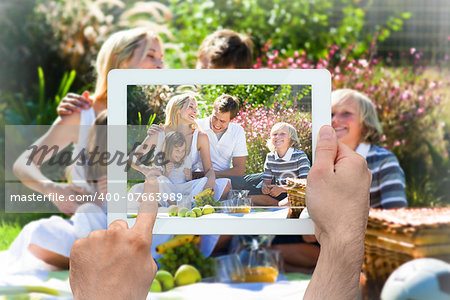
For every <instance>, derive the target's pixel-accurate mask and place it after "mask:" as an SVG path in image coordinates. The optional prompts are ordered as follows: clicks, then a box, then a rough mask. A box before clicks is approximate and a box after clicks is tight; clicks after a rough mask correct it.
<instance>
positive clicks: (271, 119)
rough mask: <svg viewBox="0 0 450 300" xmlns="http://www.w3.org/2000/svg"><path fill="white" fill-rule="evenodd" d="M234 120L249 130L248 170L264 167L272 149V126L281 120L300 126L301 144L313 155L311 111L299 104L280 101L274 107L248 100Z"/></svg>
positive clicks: (247, 171)
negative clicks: (289, 105) (284, 104)
mask: <svg viewBox="0 0 450 300" xmlns="http://www.w3.org/2000/svg"><path fill="white" fill-rule="evenodd" d="M233 121H234V122H236V123H238V124H240V125H241V126H242V127H243V128H244V130H245V133H246V138H247V148H248V158H247V166H246V174H253V173H259V172H262V171H263V166H264V160H265V158H266V154H267V153H268V152H269V149H268V148H267V147H266V143H267V140H268V139H269V137H270V130H271V129H272V126H273V125H274V124H275V123H278V122H286V123H289V124H291V125H292V126H294V127H295V128H296V129H297V134H298V137H299V139H300V147H299V148H300V149H301V150H303V151H304V152H305V153H306V154H307V155H308V157H309V158H310V159H311V113H306V112H300V110H298V109H295V108H283V107H282V106H281V105H280V104H279V103H275V105H274V107H273V108H266V107H264V106H252V105H251V104H249V103H246V104H244V106H243V107H242V109H241V111H240V112H239V114H238V115H237V116H236V118H235V119H234V120H233Z"/></svg>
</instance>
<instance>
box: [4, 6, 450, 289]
mask: <svg viewBox="0 0 450 300" xmlns="http://www.w3.org/2000/svg"><path fill="white" fill-rule="evenodd" d="M394 2H395V1H389V0H383V1H379V2H378V1H364V0H363V1H356V0H337V1H332V0H315V1H289V0H273V1H264V0H240V1H237V0H224V1H221V0H201V1H192V0H188V1H182V0H161V1H138V0H105V1H94V0H92V1H91V0H28V1H17V2H16V1H8V0H1V1H0V33H1V34H0V70H1V71H0V72H1V76H0V120H1V122H0V126H1V127H2V128H1V129H2V136H0V137H1V138H0V144H1V147H0V149H1V150H0V157H1V158H0V159H1V160H2V164H3V165H5V161H4V157H5V153H4V151H5V150H4V149H5V147H4V143H5V137H4V135H3V132H4V127H5V125H51V124H52V123H53V121H54V120H55V119H56V118H57V117H58V113H57V107H58V105H59V104H60V102H61V100H62V99H63V98H64V97H65V96H66V95H67V94H68V93H76V94H79V95H81V94H82V93H83V92H85V91H91V93H92V94H93V93H94V90H95V81H96V74H95V60H96V57H97V55H98V53H99V50H100V48H101V46H102V44H103V43H104V42H105V41H106V40H107V39H108V37H109V36H110V35H112V34H113V33H115V32H117V31H120V30H124V29H129V28H134V27H149V28H151V30H153V32H155V33H156V34H157V35H159V36H160V37H161V40H162V43H163V45H164V56H163V58H162V62H163V67H164V68H167V69H181V68H185V69H193V68H195V67H196V65H197V59H198V49H199V47H200V45H201V44H202V41H203V40H204V39H205V38H206V37H207V36H208V35H210V34H212V33H213V32H215V31H216V30H220V29H231V30H234V31H236V32H238V33H241V34H244V35H247V36H249V37H250V39H251V41H252V43H253V46H252V51H253V59H252V68H254V69H327V70H328V71H330V73H331V74H332V89H333V90H337V89H344V88H345V89H353V90H356V91H359V92H361V93H364V94H365V95H367V96H368V98H369V99H370V100H371V101H372V103H373V105H374V107H375V109H376V113H377V115H378V118H379V120H380V123H381V127H382V136H381V142H380V143H379V146H381V147H384V148H386V149H388V150H390V151H392V152H393V153H394V154H395V156H396V157H397V159H398V161H399V164H400V166H401V168H402V169H403V171H404V175H405V193H406V200H407V206H408V207H410V208H417V209H418V208H422V207H432V208H436V215H439V216H441V214H444V217H445V214H447V213H448V210H445V207H448V206H449V204H450V200H449V199H450V188H449V187H450V159H449V152H450V73H449V70H448V67H449V55H450V53H449V52H448V49H449V48H448V47H449V42H450V35H449V32H448V20H447V21H446V22H447V23H446V24H447V25H445V24H444V25H442V24H443V22H444V19H436V18H435V19H434V20H433V16H431V13H430V14H428V15H427V14H426V13H425V12H421V11H424V7H422V6H420V7H416V6H417V5H419V4H417V3H418V2H417V1H416V2H414V1H410V2H408V1H400V2H401V4H398V3H397V4H398V5H396V4H394ZM413 2H414V3H415V5H416V6H414V5H413V4H412V3H413ZM444 4H445V1H431V2H430V4H429V6H430V7H434V10H430V11H434V12H436V11H438V10H439V7H440V5H444ZM433 5H434V6H433ZM445 9H446V11H447V13H448V8H445ZM374 12H377V13H378V14H375V13H374ZM427 12H428V11H427ZM430 16H431V17H430ZM419 18H420V20H423V19H424V18H426V20H427V22H429V23H426V22H423V21H421V22H422V23H420V22H418V23H416V22H415V20H418V19H419ZM433 22H434V23H433ZM419 23H420V24H431V23H433V24H434V25H433V26H436V27H429V28H432V29H429V28H428V29H427V30H431V31H433V30H434V31H433V34H428V33H427V32H422V33H421V34H422V35H420V34H417V35H415V34H411V30H418V28H419V27H417V26H421V25H417V24H419ZM414 26H416V27H414ZM430 26H431V25H430ZM439 26H441V27H439ZM445 26H447V31H445V32H444V29H443V28H444V27H445ZM411 28H413V29H411ZM439 28H441V29H439ZM424 30H425V29H424ZM436 32H438V33H436ZM405 36H406V37H407V38H406V39H403V40H402V41H400V40H399V37H405ZM420 37H427V38H429V39H428V40H425V38H422V40H421V39H420ZM224 92H226V93H229V94H231V95H234V96H237V97H238V98H239V100H240V109H239V113H238V115H237V117H236V118H235V119H234V120H233V121H232V122H235V123H237V124H239V125H240V126H242V127H243V128H244V130H245V132H246V142H247V148H248V153H249V158H250V159H248V160H247V165H246V168H245V174H253V173H259V172H263V166H264V160H265V158H266V155H267V154H268V153H269V152H270V150H269V149H268V148H267V147H266V141H267V140H268V139H269V138H270V129H271V128H272V126H273V125H274V124H275V123H277V122H286V123H289V124H291V125H293V126H294V127H295V129H296V130H297V133H298V136H299V138H300V143H301V144H303V143H306V141H307V140H308V141H309V140H310V139H311V126H310V122H311V120H310V118H311V117H310V115H308V114H305V113H304V112H305V109H304V107H303V106H302V105H303V102H302V99H305V97H306V98H307V97H309V96H310V95H309V91H308V90H307V89H305V90H302V91H301V93H300V94H299V95H296V96H295V97H293V96H292V95H291V94H290V93H291V91H290V90H289V89H287V88H286V90H282V91H280V90H277V93H278V94H277V95H278V96H279V97H278V98H277V100H276V101H269V100H270V97H269V96H268V95H271V94H273V93H274V92H275V91H274V90H271V88H270V87H267V88H266V89H255V90H245V89H244V88H242V87H239V86H237V87H236V88H235V89H234V90H229V89H228V90H227V89H226V88H225V87H220V86H219V87H217V88H216V89H211V90H203V91H202V93H203V97H202V98H201V99H199V101H198V112H199V116H198V118H201V117H206V116H208V113H209V111H210V110H211V109H212V107H213V102H214V100H215V99H216V98H217V97H218V96H220V95H221V94H222V93H224ZM129 93H131V92H130V91H129ZM132 93H133V95H132V96H133V97H134V98H135V99H136V101H134V102H133V107H131V108H130V107H129V110H128V120H129V122H130V123H131V124H134V125H142V124H144V125H148V126H150V125H152V124H160V123H164V115H163V112H164V110H165V107H166V105H167V102H168V100H169V98H170V96H171V95H172V94H174V91H173V90H170V89H166V90H163V91H155V90H151V89H148V88H147V89H146V88H145V87H142V88H140V87H138V88H136V89H134V90H133V91H132ZM68 149H69V150H70V149H71V148H70V147H69V148H68ZM303 151H304V152H305V153H306V155H307V156H308V157H309V159H311V152H312V149H311V148H310V147H306V148H304V149H303ZM45 172H47V173H48V174H50V173H51V174H52V175H51V176H52V178H59V180H60V181H65V180H66V177H65V173H64V170H52V169H51V168H50V169H48V170H45ZM0 174H1V175H2V177H4V176H5V170H4V168H2V170H0ZM3 186H4V185H2V189H3ZM3 193H4V191H2V194H3ZM2 198H4V196H3V197H2ZM1 202H2V204H1V205H0V207H1V208H2V211H1V212H0V251H5V250H8V248H9V246H10V245H11V244H12V242H13V241H14V239H15V238H16V237H17V236H18V234H19V232H20V231H21V229H22V228H23V227H24V226H25V225H26V224H27V223H29V222H31V221H33V220H37V219H41V218H45V217H50V214H32V213H27V214H13V213H8V212H5V211H4V203H3V201H1ZM437 208H443V209H444V210H442V211H441V210H439V209H437ZM417 209H416V210H414V212H412V213H411V214H416V213H417V211H418V210H417ZM57 215H59V216H60V217H62V218H68V216H67V215H64V214H62V213H61V214H57ZM434 217H435V215H433V213H429V214H428V213H423V218H429V219H433V218H434ZM383 218H385V219H383ZM395 218H396V216H395V215H392V216H391V215H389V216H387V217H385V216H380V215H377V214H375V215H371V217H370V218H369V228H372V229H371V230H372V231H371V232H370V233H371V235H370V236H371V237H372V238H373V237H374V236H375V237H376V236H377V234H378V233H377V231H376V230H379V228H382V229H380V230H381V232H383V234H387V235H386V238H387V239H395V234H393V231H395V230H397V229H395V228H397V227H396V226H395V220H396V219H395ZM446 218H447V223H445V224H444V225H442V226H443V227H441V228H445V229H442V230H443V231H445V230H447V231H448V228H449V227H448V226H449V224H450V221H449V220H448V215H447V217H446ZM419 219H420V218H419ZM429 219H426V220H429ZM371 222H372V223H371ZM404 222H406V223H405V224H409V223H408V222H410V220H408V218H406V217H405V221H404ZM426 222H428V221H424V222H422V223H421V224H420V226H425V225H424V224H425V223H426ZM413 223H414V222H413ZM380 224H384V225H380ZM386 224H388V225H386ZM413 225H414V224H413ZM413 225H411V226H412V227H414V226H415V225H414V226H413ZM370 226H373V227H370ZM377 226H378V227H377ZM380 226H381V227H380ZM383 226H385V227H383ZM386 226H387V227H386ZM390 226H392V227H390ZM420 226H419V227H420ZM392 228H394V229H392ZM414 228H415V227H414ZM420 228H422V227H420ZM414 230H416V229H414ZM414 230H413V231H414ZM422 230H423V231H420V229H417V236H420V235H422V234H423V235H425V233H426V232H427V230H431V229H429V228H425V229H422ZM447 231H445V232H447ZM396 232H397V231H396ZM414 232H416V231H414ZM368 233H369V231H368ZM401 234H403V233H402V232H400V231H398V232H397V235H401ZM414 234H416V233H414ZM414 234H413V237H410V236H408V239H407V240H403V241H406V242H411V243H412V245H413V246H412V247H413V248H414V249H419V248H420V247H419V246H424V244H421V245H419V246H417V245H416V244H415V241H416V240H415V239H414V237H416V235H414ZM431 235H432V236H437V235H439V234H438V233H436V232H433V233H432V234H431ZM193 239H194V238H193ZM193 239H192V240H190V241H188V242H186V243H179V244H178V245H181V247H182V248H183V247H184V248H183V250H182V251H181V250H180V249H181V248H179V249H178V250H176V249H177V248H176V247H173V249H170V251H168V252H167V253H169V254H172V255H175V254H174V253H176V256H174V257H175V259H178V258H180V257H181V258H180V261H181V260H183V258H182V256H183V255H185V254H184V253H185V252H186V253H187V252H189V251H191V252H192V253H194V252H193V251H198V249H197V248H196V247H195V241H194V240H193ZM430 239H431V238H430ZM431 240H432V242H430V243H431V245H435V244H434V242H433V241H434V240H433V239H431ZM265 242H266V241H262V242H261V244H262V245H264V243H265ZM186 245H187V246H186ZM374 245H376V243H375V242H373V240H371V241H367V240H366V247H367V249H369V250H370V251H372V252H370V251H369V250H367V249H366V259H365V261H364V262H365V267H364V268H365V269H364V268H363V270H365V271H366V274H365V276H366V277H365V278H363V279H361V282H362V283H366V282H367V284H366V287H365V288H366V290H364V289H363V292H362V293H363V294H364V293H365V295H366V296H367V295H371V293H375V294H377V295H379V293H380V288H381V287H382V284H383V283H384V281H385V280H386V278H387V276H388V275H389V274H390V272H392V271H393V270H387V271H385V272H384V271H383V272H384V273H382V272H381V271H380V272H379V273H377V272H378V271H376V270H374V268H375V267H374V266H375V265H377V263H376V260H377V259H378V256H383V255H386V256H389V255H390V254H386V253H384V252H382V251H381V250H379V249H375V247H376V246H374ZM383 245H384V244H383ZM449 245H450V240H449V239H448V236H447V238H442V237H441V239H440V240H439V249H441V250H442V251H441V250H439V251H441V252H439V251H438V252H439V253H438V252H434V253H438V254H437V255H432V254H430V253H432V252H427V251H425V250H424V251H422V252H420V253H422V254H421V255H416V254H410V253H409V254H408V255H409V256H408V259H406V261H407V260H410V259H413V258H419V257H427V256H431V257H437V258H440V259H442V260H446V261H447V262H448V261H449V260H450V249H449V247H450V246H449ZM269 246H270V242H269ZM416 246H417V247H416ZM425 246H426V245H425ZM425 246H424V247H425ZM370 247H372V248H370ZM380 247H381V248H382V247H383V246H380ZM389 247H390V248H389ZM396 247H397V248H396ZM399 247H400V246H398V245H397V246H395V247H394V246H392V245H390V246H386V245H385V248H386V249H388V248H389V249H390V251H394V252H395V251H399V252H401V251H403V250H401V249H400V248H399ZM430 247H431V246H430ZM192 249H193V250H192ZM399 249H400V250H399ZM420 249H422V248H420ZM367 251H369V252H370V253H368V252H367ZM414 253H418V252H414ZM192 255H194V254H192ZM195 255H200V254H198V253H197V252H195ZM369 255H371V256H369ZM177 257H178V258H177ZM186 257H187V254H186ZM168 260H170V259H167V258H166V259H165V263H166V266H167V261H168ZM191 260H192V261H194V258H193V257H192V259H191V257H190V258H189V259H188V258H186V259H185V261H188V262H190V261H191ZM392 260H395V259H392ZM206 261H208V262H211V261H210V260H208V259H207V258H205V264H206ZM403 262H404V261H403V260H399V262H398V264H400V263H403ZM170 263H171V262H169V264H170ZM196 263H198V264H202V263H203V261H200V262H196ZM395 263H397V262H395ZM395 263H393V264H394V266H393V268H396V267H397V266H398V265H396V264H395ZM177 267H178V265H177ZM173 269H174V268H172V267H170V271H173ZM205 270H206V271H204V272H206V273H208V274H209V273H210V271H211V270H210V269H208V268H205ZM211 272H212V271H211ZM280 272H281V270H280ZM172 273H175V272H172ZM172 275H175V274H172ZM309 275H310V273H307V274H304V273H302V272H299V271H298V270H294V271H293V272H288V270H286V277H287V278H288V279H290V280H300V279H309V278H310V277H308V276H309ZM377 276H378V277H377ZM208 277H210V275H208ZM380 278H381V279H380ZM380 281H383V282H381V283H380ZM0 291H1V288H0ZM0 294H1V292H0Z"/></svg>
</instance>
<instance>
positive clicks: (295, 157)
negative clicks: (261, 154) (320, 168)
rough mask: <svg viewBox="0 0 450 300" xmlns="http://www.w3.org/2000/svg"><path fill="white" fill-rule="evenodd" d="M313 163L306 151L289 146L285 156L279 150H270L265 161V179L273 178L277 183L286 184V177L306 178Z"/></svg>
mask: <svg viewBox="0 0 450 300" xmlns="http://www.w3.org/2000/svg"><path fill="white" fill-rule="evenodd" d="M310 168H311V163H310V162H309V159H308V157H307V156H306V154H305V152H303V151H302V150H299V149H294V148H289V149H288V151H287V152H286V154H285V155H284V156H283V157H279V156H278V153H277V151H274V152H270V153H268V154H267V156H266V161H265V162H264V172H263V180H271V181H272V182H275V183H276V184H281V185H284V184H286V178H306V177H307V176H308V172H309V169H310Z"/></svg>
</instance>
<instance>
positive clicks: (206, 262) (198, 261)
mask: <svg viewBox="0 0 450 300" xmlns="http://www.w3.org/2000/svg"><path fill="white" fill-rule="evenodd" d="M158 264H159V266H160V269H161V270H166V271H168V272H170V273H172V274H173V275H174V274H175V272H176V271H177V270H178V267H179V266H181V265H183V264H188V265H191V266H194V267H195V268H197V270H199V271H200V274H201V275H202V278H206V277H211V276H214V275H215V263H214V258H212V257H210V258H206V257H205V256H204V255H203V253H202V252H201V251H200V249H199V248H198V246H197V245H196V244H193V243H186V244H184V245H181V246H178V247H176V248H170V249H167V252H166V253H165V254H164V256H162V257H161V258H159V259H158Z"/></svg>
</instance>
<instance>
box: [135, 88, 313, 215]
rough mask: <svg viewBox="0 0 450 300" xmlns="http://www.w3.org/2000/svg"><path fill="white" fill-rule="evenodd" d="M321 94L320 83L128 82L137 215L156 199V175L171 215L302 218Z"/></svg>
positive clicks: (164, 212)
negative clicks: (147, 185) (315, 100)
mask: <svg viewBox="0 0 450 300" xmlns="http://www.w3.org/2000/svg"><path fill="white" fill-rule="evenodd" d="M311 92H312V91H311V85H255V84H253V85H252V84H248V85H128V86H127V125H128V130H127V151H128V153H132V157H133V158H134V160H133V163H132V168H130V169H129V171H128V174H127V178H128V181H127V190H128V193H129V195H130V194H131V195H133V197H131V195H130V197H129V200H130V201H129V202H128V208H129V210H128V214H129V215H130V216H133V215H134V214H136V213H137V209H138V207H139V203H140V201H142V200H146V199H142V198H143V197H146V196H143V195H142V193H143V188H144V180H145V175H147V178H149V179H150V180H152V181H151V182H152V184H151V194H150V195H149V197H151V200H155V201H158V204H159V206H160V207H161V208H166V209H160V214H161V215H162V216H172V217H175V216H176V217H186V216H187V217H194V216H195V217H203V216H206V215H211V216H208V217H216V218H217V217H223V215H231V216H236V217H250V215H255V216H259V217H262V218H264V217H279V218H298V217H299V215H300V212H301V211H302V210H303V208H304V207H305V201H304V196H305V195H304V192H305V191H304V189H305V183H306V176H307V175H308V171H309V169H310V166H311V160H312V157H311V151H312V132H311V129H312V119H311ZM205 142H206V143H205ZM208 144H209V149H207V150H209V151H205V148H206V147H205V146H204V145H208ZM204 165H206V166H207V167H206V168H205V167H204ZM288 193H289V197H288ZM131 199H133V200H135V201H131ZM264 213H265V214H264ZM213 214H214V215H213ZM245 214H249V216H246V215H245Z"/></svg>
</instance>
